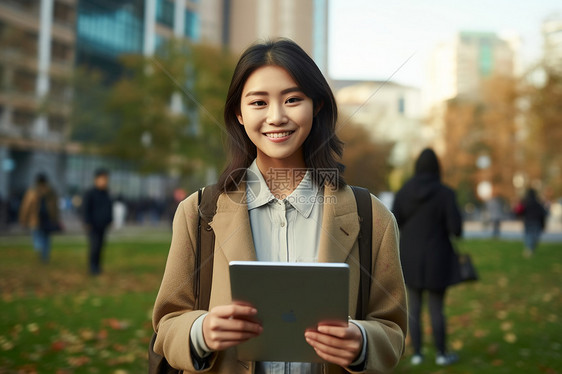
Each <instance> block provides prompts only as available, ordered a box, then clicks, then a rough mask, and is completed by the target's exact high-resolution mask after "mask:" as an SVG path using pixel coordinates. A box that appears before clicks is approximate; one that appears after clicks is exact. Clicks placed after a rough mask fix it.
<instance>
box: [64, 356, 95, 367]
mask: <svg viewBox="0 0 562 374" xmlns="http://www.w3.org/2000/svg"><path fill="white" fill-rule="evenodd" d="M90 361H91V360H90V358H89V357H88V356H78V357H69V358H68V360H67V362H68V364H69V365H70V366H72V367H80V366H84V365H86V364H87V363H89V362H90Z"/></svg>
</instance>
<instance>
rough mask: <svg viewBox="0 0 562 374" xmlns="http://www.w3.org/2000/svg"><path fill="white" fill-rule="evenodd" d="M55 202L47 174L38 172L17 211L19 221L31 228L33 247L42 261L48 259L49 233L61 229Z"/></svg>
mask: <svg viewBox="0 0 562 374" xmlns="http://www.w3.org/2000/svg"><path fill="white" fill-rule="evenodd" d="M57 202H58V199H57V194H56V192H55V191H54V190H53V189H52V188H51V186H50V185H49V182H48V180H47V176H46V175H45V174H43V173H40V174H38V175H37V177H36V179H35V186H33V187H31V188H29V189H28V190H27V192H26V193H25V196H24V198H23V201H22V204H21V207H20V211H19V220H20V223H21V225H22V226H24V227H28V228H30V229H31V233H32V236H33V248H34V249H35V251H37V252H38V253H39V256H40V258H41V261H42V262H43V263H48V262H49V259H50V252H51V234H52V233H53V232H54V231H58V230H60V229H61V226H60V223H59V209H58V206H57Z"/></svg>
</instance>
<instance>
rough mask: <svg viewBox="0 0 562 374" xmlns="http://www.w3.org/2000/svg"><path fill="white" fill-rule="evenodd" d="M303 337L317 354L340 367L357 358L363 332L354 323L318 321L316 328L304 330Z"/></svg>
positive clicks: (360, 348) (361, 346)
mask: <svg viewBox="0 0 562 374" xmlns="http://www.w3.org/2000/svg"><path fill="white" fill-rule="evenodd" d="M304 337H305V338H306V341H307V343H308V344H310V345H311V346H312V348H314V350H315V351H316V354H317V355H318V356H320V357H321V358H322V359H324V360H326V361H328V362H330V363H333V364H336V365H340V366H342V367H348V366H349V365H351V364H352V363H353V362H354V361H355V360H357V358H358V356H359V354H360V353H361V350H362V349H363V334H361V330H360V329H359V327H357V325H355V324H354V323H345V324H341V325H334V324H323V323H320V324H319V325H318V327H317V328H316V330H313V329H308V330H306V331H305V334H304Z"/></svg>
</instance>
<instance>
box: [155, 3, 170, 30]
mask: <svg viewBox="0 0 562 374" xmlns="http://www.w3.org/2000/svg"><path fill="white" fill-rule="evenodd" d="M156 21H158V22H160V23H161V24H163V25H166V26H168V27H170V28H171V27H174V3H172V2H171V1H169V0H158V2H157V3H156Z"/></svg>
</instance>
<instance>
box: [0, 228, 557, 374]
mask: <svg viewBox="0 0 562 374" xmlns="http://www.w3.org/2000/svg"><path fill="white" fill-rule="evenodd" d="M0 239H1V240H0V242H1V243H0V292H1V299H0V307H1V310H2V312H1V314H0V373H58V374H63V373H113V374H126V373H144V372H146V347H147V344H148V340H149V338H150V335H151V333H152V330H151V323H150V315H151V308H152V304H153V302H154V299H155V297H156V292H157V290H158V286H159V283H160V279H161V276H162V272H163V269H164V264H165V261H166V255H167V250H168V241H169V238H168V237H167V235H165V234H158V235H157V236H156V237H154V236H152V235H150V234H143V236H142V237H137V238H128V239H124V238H122V239H110V240H109V243H108V245H107V247H106V256H105V261H104V263H105V269H106V272H105V273H104V274H103V275H102V276H101V277H98V278H92V277H90V276H88V274H87V272H86V269H87V265H86V243H85V240H84V239H83V238H80V237H55V240H54V243H53V253H52V261H51V263H50V264H49V265H46V266H45V265H42V264H40V263H39V261H38V258H37V256H36V254H35V253H34V252H33V250H32V249H31V245H30V240H29V239H27V238H14V237H2V238H0ZM460 247H461V250H463V251H466V252H469V253H471V254H472V255H473V260H474V262H475V263H476V265H477V267H478V270H479V273H480V277H481V280H480V281H479V282H476V283H471V284H465V285H461V286H456V287H453V288H451V289H450V291H449V293H448V296H447V304H448V308H447V315H448V318H449V345H450V346H451V348H452V349H453V350H456V351H457V352H458V353H459V355H460V357H461V360H460V362H459V363H458V364H456V365H454V366H451V367H448V368H438V367H436V366H435V365H434V363H433V361H434V350H433V348H432V339H431V326H430V324H429V321H428V318H427V315H426V316H425V318H424V321H425V323H424V330H425V347H426V350H425V354H426V358H427V359H426V362H425V363H423V364H422V365H420V366H418V367H412V366H410V364H409V355H410V354H411V350H410V348H408V351H407V353H406V356H405V358H404V360H403V361H402V363H401V364H400V366H399V367H398V369H397V370H396V372H397V373H437V372H441V373H559V372H562V371H561V370H562V369H561V368H562V325H561V321H560V318H562V317H561V316H560V311H561V310H562V293H561V282H560V279H561V276H562V244H541V246H540V247H539V250H538V253H537V255H536V256H535V257H533V258H531V259H525V258H523V256H522V246H521V244H520V243H517V242H503V241H490V240H481V241H476V240H474V241H466V242H462V243H460Z"/></svg>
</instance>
